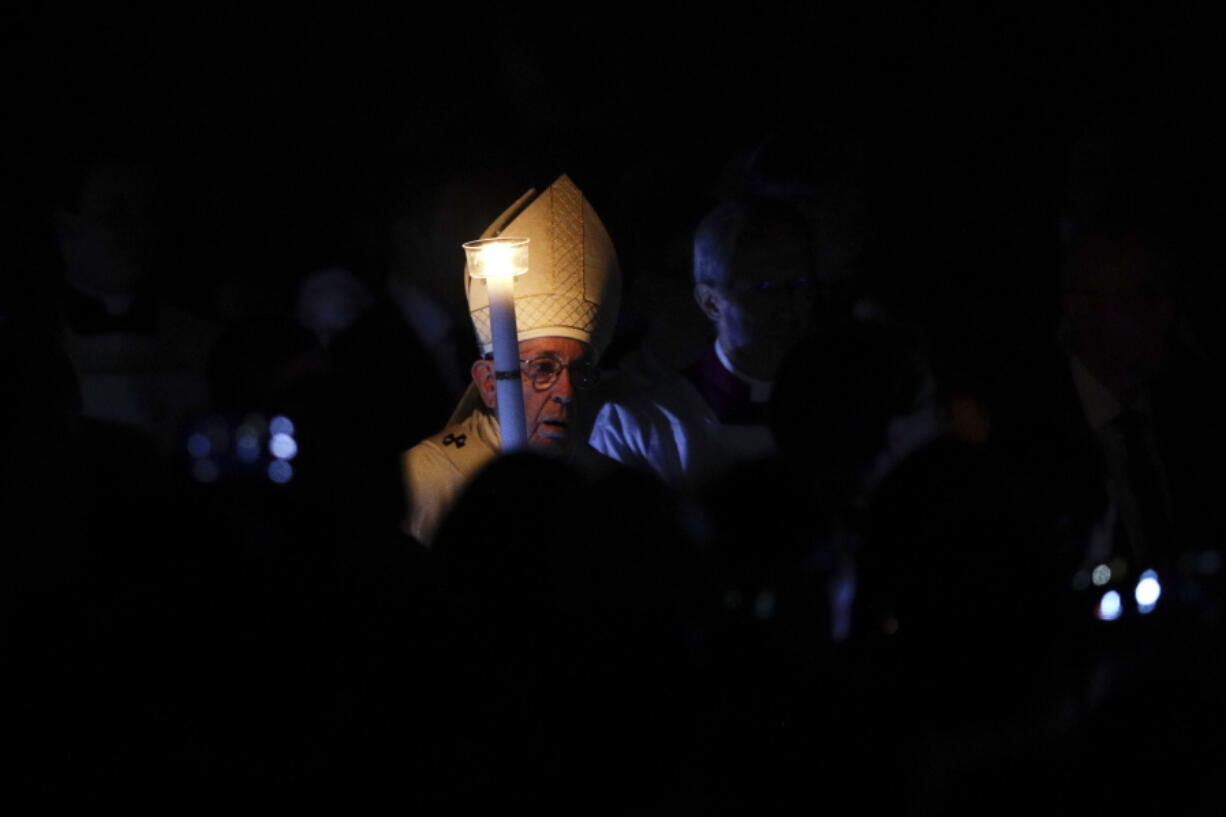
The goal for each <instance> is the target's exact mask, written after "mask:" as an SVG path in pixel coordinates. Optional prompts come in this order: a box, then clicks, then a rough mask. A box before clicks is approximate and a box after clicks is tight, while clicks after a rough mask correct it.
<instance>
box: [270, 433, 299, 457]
mask: <svg viewBox="0 0 1226 817" xmlns="http://www.w3.org/2000/svg"><path fill="white" fill-rule="evenodd" d="M268 450H269V451H271V452H272V455H273V456H274V457H276V458H277V459H281V460H292V459H293V458H294V455H295V454H297V453H298V443H296V442H294V438H293V437H291V436H290V435H288V434H274V435H272V440H271V441H269V443H268Z"/></svg>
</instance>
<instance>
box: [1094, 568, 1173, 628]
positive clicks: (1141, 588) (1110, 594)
mask: <svg viewBox="0 0 1226 817" xmlns="http://www.w3.org/2000/svg"><path fill="white" fill-rule="evenodd" d="M1100 570H1106V575H1105V578H1103V580H1102V581H1099V579H1100V578H1101V577H1102V576H1103V574H1102V573H1100V572H1099V571H1100ZM1110 578H1111V573H1110V569H1109V568H1107V566H1106V565H1099V566H1098V567H1096V568H1094V583H1095V584H1098V585H1103V584H1106V583H1107V581H1109V580H1110ZM1132 595H1133V598H1134V599H1135V600H1136V602H1137V612H1138V613H1140V614H1141V615H1145V614H1147V613H1151V612H1153V609H1154V607H1156V606H1157V605H1158V599H1159V598H1160V597H1161V596H1162V584H1161V582H1159V581H1158V573H1157V572H1156V571H1153V570H1146V571H1145V572H1144V573H1142V574H1141V577H1140V578H1139V579H1137V586H1136V587H1135V588H1134V589H1133V591H1132ZM1095 614H1096V615H1097V616H1098V618H1099V619H1100V620H1102V621H1115V620H1116V619H1118V618H1119V617H1120V616H1122V615H1123V614H1124V599H1123V597H1122V596H1120V593H1119V591H1118V590H1108V591H1107V592H1106V593H1103V597H1102V598H1101V599H1099V601H1098V609H1097V610H1096V611H1095Z"/></svg>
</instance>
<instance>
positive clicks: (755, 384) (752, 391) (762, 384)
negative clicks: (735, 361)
mask: <svg viewBox="0 0 1226 817" xmlns="http://www.w3.org/2000/svg"><path fill="white" fill-rule="evenodd" d="M715 356H716V357H718V358H719V362H720V364H722V365H723V367H724V368H725V369H727V370H728V371H729V372H731V373H732V376H733V377H735V378H736V379H737V380H740V381H741V382H743V383H745V384H746V385H747V386H749V400H750V402H752V403H765V402H766V401H767V400H769V399H770V397H771V392H772V391H773V390H774V388H775V384H774V383H773V382H771V381H769V380H758V379H757V378H753V377H750V376H749V375H747V374H744V373H743V372H738V371H737V370H736V368H735V367H734V366H733V365H732V361H730V360H728V356H727V355H726V354H724V347H722V346H720V345H719V338H716V339H715Z"/></svg>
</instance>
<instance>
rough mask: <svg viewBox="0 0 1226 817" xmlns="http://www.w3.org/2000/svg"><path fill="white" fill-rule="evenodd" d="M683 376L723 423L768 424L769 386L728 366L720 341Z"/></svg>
mask: <svg viewBox="0 0 1226 817" xmlns="http://www.w3.org/2000/svg"><path fill="white" fill-rule="evenodd" d="M684 374H685V376H686V378H687V379H688V380H689V381H690V382H691V383H693V384H694V388H696V389H697V390H698V393H699V394H701V395H702V397H703V399H704V400H706V401H707V405H709V406H710V407H711V409H712V411H714V412H715V416H716V417H717V418H718V419H719V421H720V422H721V423H726V424H728V425H765V423H766V397H767V396H769V391H770V390H769V386H770V384H764V383H763V382H762V381H754V380H751V379H749V378H746V377H744V376H743V375H739V374H737V373H736V372H734V371H733V370H732V368H731V366H729V365H727V364H726V363H725V359H724V355H723V354H722V350H721V349H719V348H718V342H717V343H714V344H712V345H711V347H710V348H708V349H707V352H706V354H704V355H703V356H702V357H701V358H699V359H698V361H697V362H695V363H694V364H693V365H692V366H690V367H689V368H688V369H686V370H685V372H684ZM763 385H765V386H766V387H767V389H766V393H765V395H763V393H762V389H761V388H760V387H761V386H763ZM755 392H756V393H755ZM754 398H759V399H754Z"/></svg>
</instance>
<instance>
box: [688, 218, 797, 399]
mask: <svg viewBox="0 0 1226 817" xmlns="http://www.w3.org/2000/svg"><path fill="white" fill-rule="evenodd" d="M811 250H812V248H811V245H810V242H809V241H808V240H807V239H806V238H805V237H803V236H800V235H797V234H796V233H795V232H791V231H788V230H783V229H763V230H759V231H754V232H750V231H746V233H745V234H744V235H742V236H741V237H740V240H739V241H738V244H737V247H736V250H735V252H734V253H733V256H732V264H731V269H729V270H728V275H727V277H726V279H725V280H724V281H723V282H722V283H719V284H697V285H695V288H694V295H695V298H696V299H697V301H698V305H699V306H700V307H701V308H702V310H703V312H704V313H706V315H707V317H708V318H710V319H711V321H712V323H714V325H715V331H716V336H717V338H718V342H719V344H720V347H721V348H722V349H723V351H724V354H725V355H727V356H728V358H729V360H730V361H731V362H732V364H733V366H734V367H735V368H736V369H737V370H738V371H741V372H743V373H744V374H746V375H749V376H750V377H754V378H757V379H760V380H773V379H774V378H775V375H776V373H777V372H778V370H779V366H780V364H781V363H782V362H783V358H784V356H785V355H786V354H787V353H788V351H789V350H790V349H791V348H792V347H793V346H795V345H796V344H797V343H798V342H799V341H801V340H802V339H804V338H805V337H806V336H807V335H808V334H809V333H810V332H811V331H812V329H813V315H814V308H815V302H816V297H817V278H816V274H815V270H814V269H813V266H814V264H813V258H812V251H811Z"/></svg>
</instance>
